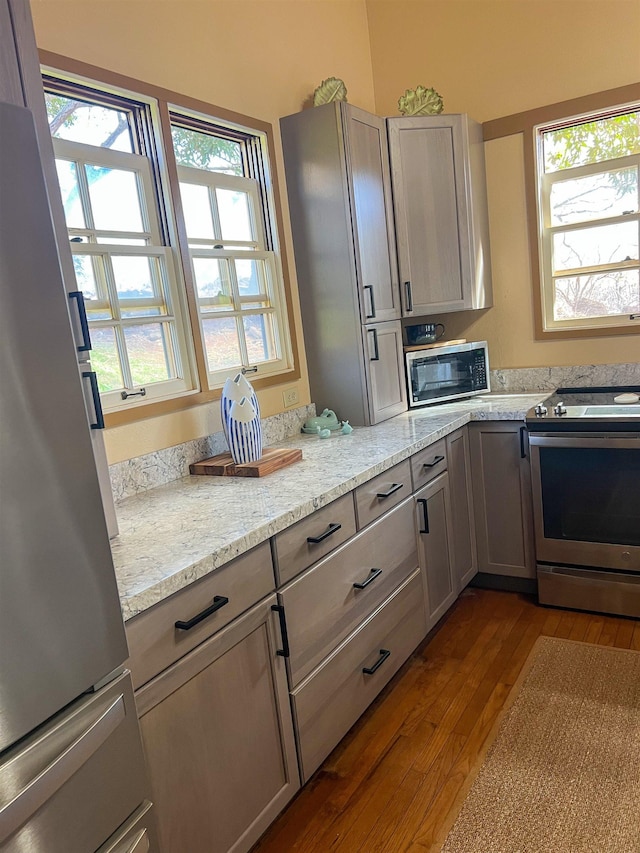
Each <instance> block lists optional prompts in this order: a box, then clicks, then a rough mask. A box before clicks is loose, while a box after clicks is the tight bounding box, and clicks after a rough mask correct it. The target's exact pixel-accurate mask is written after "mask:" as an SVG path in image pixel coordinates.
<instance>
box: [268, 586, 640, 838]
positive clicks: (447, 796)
mask: <svg viewBox="0 0 640 853" xmlns="http://www.w3.org/2000/svg"><path fill="white" fill-rule="evenodd" d="M541 634H544V635H546V636H555V637H566V638H569V639H572V640H583V641H585V642H590V643H599V644H601V645H607V646H618V647H620V648H632V649H640V622H639V621H637V620H633V619H622V618H615V617H610V616H600V615H595V614H590V613H580V612H575V611H568V610H567V611H565V610H557V609H551V608H544V607H539V606H538V605H537V604H536V603H535V601H534V600H533V599H532V598H529V597H527V596H524V595H520V594H518V593H510V592H497V591H495V590H483V589H473V588H468V589H467V590H465V591H464V592H463V594H462V595H461V596H460V598H459V599H458V601H457V602H456V604H455V605H454V607H453V608H452V609H451V610H450V612H449V613H448V614H447V616H446V617H445V618H444V619H443V620H442V622H441V623H440V625H439V626H438V628H437V629H436V630H435V631H434V632H432V634H431V635H430V636H429V637H428V638H427V640H425V642H424V643H423V644H422V645H421V646H420V647H419V648H418V649H417V650H416V652H415V653H414V654H413V655H412V657H411V658H410V659H409V660H408V661H407V662H406V664H405V665H404V666H403V667H402V669H400V671H399V672H398V673H397V674H396V676H395V677H394V678H393V679H392V681H391V682H390V683H389V684H388V685H387V687H386V688H385V689H384V690H383V692H382V693H381V694H380V696H379V697H378V698H377V699H376V701H375V702H374V703H373V704H372V705H371V706H370V707H369V709H368V710H367V711H366V712H365V714H364V715H363V716H362V717H361V718H360V719H359V720H358V722H357V723H356V724H355V725H354V726H353V728H352V729H351V731H350V732H349V733H348V734H347V735H346V737H345V738H344V739H343V740H342V742H341V743H340V744H339V745H338V746H337V747H336V749H335V750H334V751H333V752H332V753H331V755H330V756H329V757H328V758H327V760H326V761H325V762H324V764H323V765H322V766H321V767H320V769H319V770H318V771H317V772H316V773H315V775H314V776H313V777H312V779H311V780H310V781H309V782H308V783H307V785H306V786H305V787H304V788H303V789H302V791H301V792H300V793H299V794H298V796H297V797H296V798H295V799H294V800H293V802H292V803H290V805H289V806H288V808H287V809H286V810H285V811H284V812H283V813H282V815H280V817H279V818H278V820H277V821H276V822H275V823H274V824H273V825H272V826H271V827H270V829H269V830H268V831H267V833H266V834H265V835H264V836H263V838H262V839H261V840H260V841H259V842H258V844H257V845H256V846H255V847H254V849H253V853H289V851H302V853H334V851H339V853H405V852H406V853H425V851H428V850H430V848H431V845H432V844H433V842H434V839H435V838H436V837H437V835H438V832H439V830H440V829H441V827H442V825H443V823H444V821H445V819H446V817H447V814H448V812H449V810H450V808H451V805H452V803H453V801H454V800H455V797H456V794H457V793H458V791H459V789H460V787H461V785H462V784H463V782H464V780H465V778H466V777H467V775H468V773H469V772H470V771H471V769H472V768H473V767H474V764H475V763H477V756H478V754H479V752H480V749H481V747H482V744H483V743H484V741H485V739H486V737H487V735H488V734H489V732H490V731H491V728H492V726H493V723H494V722H495V719H496V716H497V715H498V713H499V712H500V710H501V708H502V706H503V704H504V701H505V699H506V697H507V696H508V694H509V691H510V689H511V687H512V685H513V683H514V682H515V680H516V678H517V677H518V673H519V672H520V669H521V667H522V665H523V663H524V661H525V660H526V658H527V655H528V654H529V652H530V650H531V648H532V646H533V644H534V642H535V641H536V639H537V638H538V637H539V636H540V635H541Z"/></svg>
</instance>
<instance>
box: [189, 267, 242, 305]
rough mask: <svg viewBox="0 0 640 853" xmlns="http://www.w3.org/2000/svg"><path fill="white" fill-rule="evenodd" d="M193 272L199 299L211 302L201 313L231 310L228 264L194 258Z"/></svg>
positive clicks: (231, 300)
mask: <svg viewBox="0 0 640 853" xmlns="http://www.w3.org/2000/svg"><path fill="white" fill-rule="evenodd" d="M193 271H194V275H195V279H196V287H197V290H198V296H199V297H200V299H208V300H212V302H209V303H208V304H206V305H202V310H203V311H220V310H222V311H229V310H230V309H232V308H233V299H232V297H231V286H230V283H229V272H228V262H227V261H223V260H218V259H217V258H194V259H193Z"/></svg>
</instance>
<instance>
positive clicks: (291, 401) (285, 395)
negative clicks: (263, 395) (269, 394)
mask: <svg viewBox="0 0 640 853" xmlns="http://www.w3.org/2000/svg"><path fill="white" fill-rule="evenodd" d="M282 399H283V401H284V407H285V409H288V408H289V407H290V406H295V404H296V403H297V402H298V401H299V397H298V389H297V388H287V390H286V391H283V392H282Z"/></svg>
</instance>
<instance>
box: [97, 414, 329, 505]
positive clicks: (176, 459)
mask: <svg viewBox="0 0 640 853" xmlns="http://www.w3.org/2000/svg"><path fill="white" fill-rule="evenodd" d="M315 414H316V407H315V405H314V404H313V403H312V404H311V405H309V406H301V407H300V408H298V409H292V410H291V411H289V412H282V413H281V414H278V415H273V416H272V417H270V418H264V419H263V420H262V435H263V442H264V446H265V447H269V446H271V445H272V444H277V443H278V442H279V441H284V439H286V438H289V437H290V436H292V435H296V434H297V433H299V432H300V429H301V427H302V425H303V423H304V422H305V421H306V420H307V418H311V417H313V416H314V415H315ZM226 450H228V447H227V442H226V439H225V437H224V433H223V432H216V433H214V434H213V435H208V436H205V437H204V438H197V439H194V440H193V441H187V442H185V443H184V444H178V445H176V446H175V447H167V448H165V449H164V450H156V451H154V452H153V453H147V454H145V455H144V456H137V457H136V458H135V459H126V460H125V461H124V462H116V463H115V464H114V465H110V466H109V474H110V476H111V489H112V491H113V498H114V500H115V501H121V500H124V499H125V498H129V497H131V496H132V495H137V494H139V493H140V492H146V491H148V490H149V489H155V488H156V487H157V486H163V485H164V484H165V483H170V482H171V481H172V480H178V479H179V478H180V477H185V476H186V475H187V474H188V473H189V465H191V463H192V462H200V461H201V460H202V459H208V458H209V457H210V456H215V455H216V454H217V453H224V452H225V451H226Z"/></svg>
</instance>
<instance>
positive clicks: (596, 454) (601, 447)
mask: <svg viewBox="0 0 640 853" xmlns="http://www.w3.org/2000/svg"><path fill="white" fill-rule="evenodd" d="M529 444H530V447H531V474H532V487H533V509H534V522H535V537H536V557H537V560H538V561H539V562H543V563H560V564H564V565H572V566H591V567H595V568H603V569H618V570H622V571H630V572H639V571H640V433H629V434H618V435H616V436H611V435H604V434H602V435H601V434H591V435H588V436H585V435H584V433H582V434H581V435H575V434H569V433H564V434H558V433H556V434H555V435H536V434H535V433H534V434H530V436H529Z"/></svg>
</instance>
